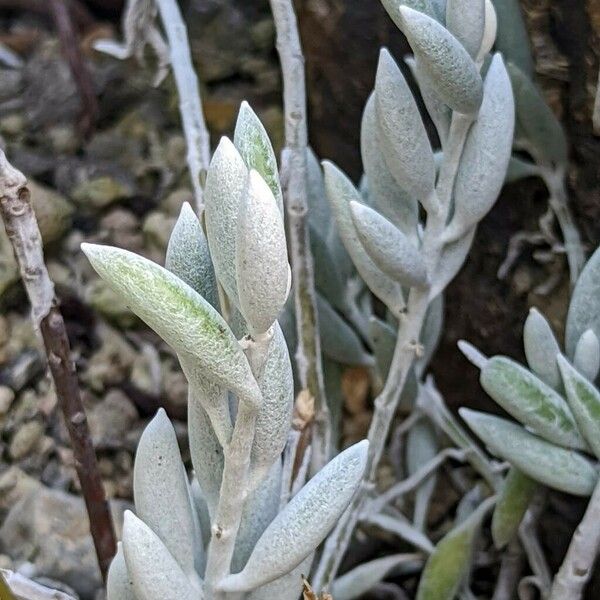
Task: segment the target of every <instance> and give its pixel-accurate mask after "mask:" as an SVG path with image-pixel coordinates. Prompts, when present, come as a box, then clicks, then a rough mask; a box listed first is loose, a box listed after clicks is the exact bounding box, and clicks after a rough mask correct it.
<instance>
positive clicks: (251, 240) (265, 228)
mask: <svg viewBox="0 0 600 600" xmlns="http://www.w3.org/2000/svg"><path fill="white" fill-rule="evenodd" d="M237 226H238V228H237V239H236V256H235V259H236V278H237V285H238V296H239V302H240V310H241V312H242V314H243V315H244V319H246V322H247V323H248V326H249V328H250V332H251V333H252V334H253V335H257V334H261V333H264V332H266V331H267V329H269V327H271V325H272V324H273V322H274V321H275V320H276V319H277V315H278V314H279V312H280V311H281V309H282V308H283V305H284V304H285V300H286V298H287V292H288V283H289V267H288V261H287V246H286V241H285V230H284V227H283V218H282V216H281V213H280V212H279V208H278V207H277V203H276V202H275V198H274V197H273V194H272V193H271V190H270V189H269V186H268V185H267V184H266V182H265V180H264V179H263V178H262V177H261V176H260V175H259V174H258V172H257V171H254V170H251V171H250V176H249V178H248V189H247V193H246V197H245V199H244V200H243V201H242V205H241V208H240V212H239V215H238V222H237Z"/></svg>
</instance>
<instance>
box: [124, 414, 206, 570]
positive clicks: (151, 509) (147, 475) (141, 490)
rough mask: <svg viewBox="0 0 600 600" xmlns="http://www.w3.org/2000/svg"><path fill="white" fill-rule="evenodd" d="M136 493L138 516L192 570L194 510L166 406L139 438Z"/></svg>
mask: <svg viewBox="0 0 600 600" xmlns="http://www.w3.org/2000/svg"><path fill="white" fill-rule="evenodd" d="M133 496H134V500H135V509H136V512H137V515H138V517H139V518H140V519H142V520H143V521H144V523H146V525H148V527H150V529H152V530H153V531H154V533H155V534H156V535H157V536H158V537H159V538H160V539H161V540H162V542H163V543H164V545H165V546H166V547H167V549H168V550H169V552H170V553H171V554H172V556H173V558H174V559H175V560H176V561H177V562H178V563H179V566H180V567H181V568H182V569H183V570H184V572H185V573H188V574H189V573H192V572H193V571H194V557H195V553H196V550H197V549H198V548H197V546H196V543H195V542H194V515H193V509H192V505H191V503H190V497H189V493H188V483H187V475H186V473H185V468H184V466H183V462H182V460H181V453H180V452H179V446H178V445H177V437H176V436H175V430H174V429H173V425H171V421H169V418H168V417H167V413H166V412H165V411H164V409H163V408H160V409H159V410H158V413H157V414H156V416H155V417H154V418H153V419H152V421H150V423H148V425H147V426H146V428H145V429H144V433H143V434H142V437H141V438H140V441H139V444H138V448H137V452H136V455H135V464H134V469H133Z"/></svg>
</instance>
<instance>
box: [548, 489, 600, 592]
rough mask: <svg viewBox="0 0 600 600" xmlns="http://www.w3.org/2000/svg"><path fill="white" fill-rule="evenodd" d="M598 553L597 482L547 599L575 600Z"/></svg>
mask: <svg viewBox="0 0 600 600" xmlns="http://www.w3.org/2000/svg"><path fill="white" fill-rule="evenodd" d="M598 552H600V483H598V484H596V489H595V490H594V493H593V494H592V497H591V498H590V503H589V504H588V507H587V510H586V511H585V515H583V519H582V520H581V523H579V525H578V526H577V529H576V530H575V533H574V534H573V538H572V539H571V543H570V545H569V549H568V550H567V555H566V556H565V559H564V561H563V563H562V565H561V567H560V569H559V571H558V573H557V574H556V577H555V578H554V583H553V584H552V590H551V592H550V599H549V600H564V599H565V598H568V599H569V600H578V599H579V598H581V597H582V595H583V590H584V588H585V586H586V584H587V582H588V581H589V579H590V577H591V576H592V569H593V566H594V562H595V560H596V557H597V556H598Z"/></svg>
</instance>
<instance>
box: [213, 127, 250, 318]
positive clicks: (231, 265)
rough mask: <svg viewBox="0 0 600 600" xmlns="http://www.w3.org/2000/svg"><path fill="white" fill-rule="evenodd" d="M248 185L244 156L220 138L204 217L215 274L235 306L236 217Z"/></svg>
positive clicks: (225, 139) (236, 302)
mask: <svg viewBox="0 0 600 600" xmlns="http://www.w3.org/2000/svg"><path fill="white" fill-rule="evenodd" d="M247 184H248V168H247V167H246V163H245V162H244V159H243V158H242V157H241V156H240V153H239V152H238V151H237V149H236V147H235V146H234V145H233V144H232V143H231V141H230V140H229V139H228V138H226V137H223V138H221V141H220V142H219V145H218V146H217V149H216V150H215V153H214V154H213V157H212V160H211V161H210V167H209V169H208V174H207V176H206V185H205V187H204V205H205V210H204V220H205V224H206V236H207V238H208V245H209V247H210V254H211V256H212V260H213V265H214V268H215V274H216V276H217V279H218V280H219V282H220V284H221V285H222V286H223V289H224V290H225V292H226V293H227V296H229V299H230V300H231V302H233V304H234V305H235V306H239V300H238V292H237V281H236V274H235V243H236V239H237V220H238V214H239V211H240V206H241V205H242V202H243V200H244V197H245V194H246V190H247Z"/></svg>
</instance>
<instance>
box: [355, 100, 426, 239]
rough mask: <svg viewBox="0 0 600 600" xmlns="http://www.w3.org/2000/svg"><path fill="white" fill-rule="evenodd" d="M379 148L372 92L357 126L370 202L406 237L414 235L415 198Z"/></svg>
mask: <svg viewBox="0 0 600 600" xmlns="http://www.w3.org/2000/svg"><path fill="white" fill-rule="evenodd" d="M382 148H383V147H382V145H381V139H380V134H379V127H378V125H377V116H376V114H375V96H374V94H371V95H370V96H369V99H368V100H367V103H366V104H365V110H364V112H363V116H362V122H361V127H360V152H361V156H362V162H363V168H364V171H365V175H366V176H367V181H368V185H369V203H370V204H371V206H372V207H373V208H375V209H376V210H377V211H378V212H380V213H381V214H382V215H384V216H385V217H387V218H388V219H389V220H390V221H391V222H392V223H394V225H396V227H398V228H399V229H401V230H402V232H403V233H404V234H405V235H406V236H408V237H409V238H415V237H416V234H417V224H418V221H419V206H418V204H417V200H416V198H414V197H412V196H411V195H410V194H409V193H407V192H406V191H405V190H403V189H402V188H401V187H400V186H399V185H398V183H397V181H396V180H395V179H394V176H393V175H392V172H391V171H390V168H389V167H388V165H387V163H386V161H385V156H384V153H383V149H382Z"/></svg>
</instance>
